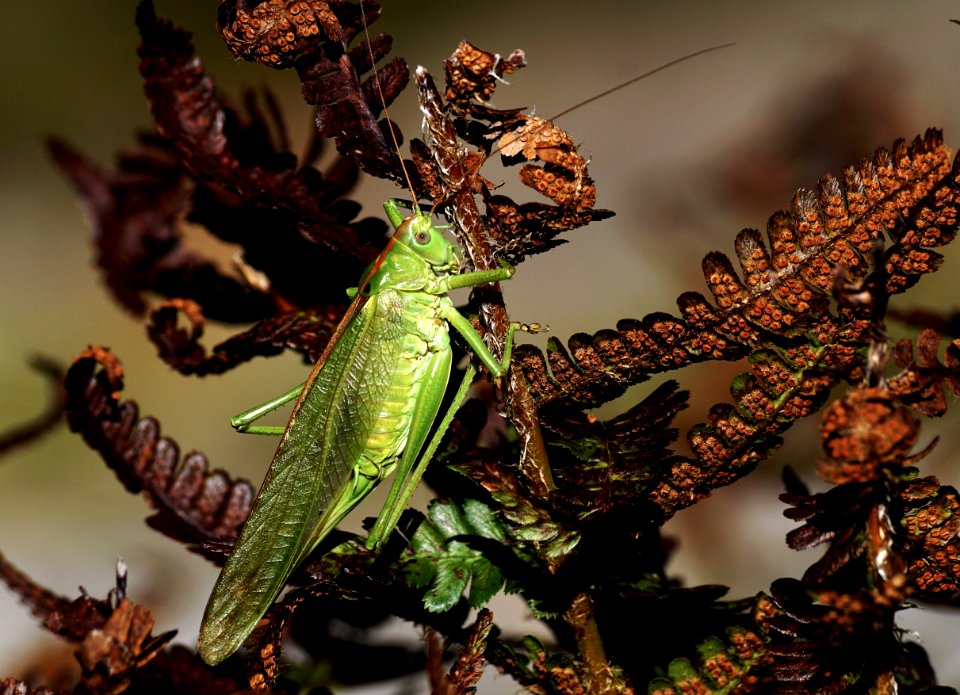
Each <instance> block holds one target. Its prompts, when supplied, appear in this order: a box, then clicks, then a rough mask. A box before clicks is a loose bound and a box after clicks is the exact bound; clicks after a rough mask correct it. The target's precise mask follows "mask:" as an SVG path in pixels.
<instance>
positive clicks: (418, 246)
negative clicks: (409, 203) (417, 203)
mask: <svg viewBox="0 0 960 695" xmlns="http://www.w3.org/2000/svg"><path fill="white" fill-rule="evenodd" d="M395 238H396V240H397V241H398V242H400V243H402V244H403V245H404V246H406V247H407V248H409V249H410V250H411V251H413V252H414V253H415V254H417V255H418V256H420V258H422V259H423V260H425V261H426V262H427V263H429V264H430V265H431V266H432V267H433V269H434V270H436V271H440V272H453V273H455V272H457V271H458V270H460V249H459V248H458V247H457V245H456V244H454V243H453V242H452V241H450V240H449V239H447V238H446V237H445V236H443V233H442V232H441V231H440V230H439V229H437V228H436V227H435V226H433V221H432V220H431V219H430V216H429V215H423V214H421V213H416V214H413V215H411V216H410V217H407V218H406V219H404V220H403V223H402V224H401V225H400V226H399V227H398V228H397V233H396V235H395Z"/></svg>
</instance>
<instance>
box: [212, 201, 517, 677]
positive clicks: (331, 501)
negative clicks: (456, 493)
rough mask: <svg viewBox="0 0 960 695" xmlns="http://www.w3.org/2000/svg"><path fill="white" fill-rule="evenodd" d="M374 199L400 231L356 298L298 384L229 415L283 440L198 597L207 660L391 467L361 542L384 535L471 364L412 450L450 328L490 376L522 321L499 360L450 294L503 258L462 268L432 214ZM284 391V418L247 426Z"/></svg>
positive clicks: (223, 652) (424, 423)
mask: <svg viewBox="0 0 960 695" xmlns="http://www.w3.org/2000/svg"><path fill="white" fill-rule="evenodd" d="M384 208H385V209H386V211H387V216H388V217H389V218H390V222H391V223H392V224H393V226H394V227H395V228H396V233H395V235H394V236H393V238H392V239H391V240H390V242H389V243H388V245H387V247H386V249H385V250H384V251H383V252H382V253H381V254H380V256H379V257H378V258H377V259H376V260H375V261H374V263H373V264H371V266H370V267H369V268H368V269H367V271H366V273H365V274H364V277H363V280H362V282H361V283H360V286H359V287H358V288H353V289H351V290H348V293H354V292H355V293H356V294H355V297H354V301H353V303H352V304H351V305H350V308H349V309H348V310H347V314H346V315H345V316H344V319H343V320H342V321H341V323H340V325H339V326H338V328H337V330H336V332H335V333H334V336H333V338H332V339H331V341H330V343H329V344H328V346H327V348H326V350H325V351H324V353H323V355H322V356H321V357H320V359H319V360H318V361H317V364H316V366H315V367H314V368H313V371H312V372H311V374H310V377H309V378H308V379H307V381H306V382H305V384H303V385H301V386H298V387H297V388H295V389H292V390H290V391H288V392H287V393H285V394H283V395H281V396H279V397H278V398H275V399H273V400H271V401H269V402H267V403H265V404H263V405H261V406H258V407H256V408H252V409H251V410H248V411H246V412H244V413H241V414H240V415H237V416H236V417H234V418H233V420H232V424H233V426H234V427H235V428H236V429H238V430H239V431H241V432H248V433H253V434H273V435H281V434H282V435H283V436H282V439H281V440H280V444H279V446H278V448H277V452H276V454H275V455H274V458H273V462H272V463H271V464H270V468H269V470H268V471H267V476H266V479H265V480H264V483H263V485H262V486H261V489H260V493H259V495H258V496H257V500H256V502H255V504H254V508H253V511H252V512H251V514H250V518H249V519H248V520H247V523H246V525H245V526H244V528H243V531H242V533H241V535H240V538H239V539H238V540H237V543H236V545H235V546H234V549H233V553H232V554H231V555H230V558H229V559H228V560H227V563H226V565H225V566H224V568H223V571H222V572H221V573H220V576H219V578H218V579H217V583H216V585H215V586H214V588H213V592H212V594H211V596H210V599H209V601H208V603H207V608H206V611H205V613H204V616H203V623H202V624H201V627H200V639H199V648H200V654H201V655H202V656H203V658H204V660H205V661H207V663H210V664H216V663H219V662H220V661H222V660H223V659H225V658H226V657H228V656H229V655H231V654H232V653H233V652H235V651H236V650H237V649H238V648H239V647H240V645H241V644H242V642H243V641H244V640H245V639H246V638H247V636H248V635H249V634H250V632H251V631H252V630H253V629H254V627H255V626H256V625H257V623H258V622H259V620H260V618H261V617H262V616H263V614H264V613H265V612H266V611H267V609H268V608H269V607H270V605H271V604H272V603H273V601H274V599H275V598H276V596H277V594H279V593H280V591H281V589H283V586H284V584H285V583H286V581H287V579H288V578H289V576H290V574H291V573H292V572H293V571H294V569H296V567H297V566H298V565H299V564H300V563H301V562H302V561H303V560H304V559H305V558H306V557H307V556H308V555H309V554H310V553H311V552H312V551H313V549H314V548H315V547H316V546H317V545H318V544H319V543H320V542H321V541H322V540H323V539H324V538H325V537H326V536H327V535H328V534H329V533H330V532H331V531H332V530H333V529H334V528H335V527H336V526H337V524H339V523H340V522H341V521H342V520H343V518H344V517H345V516H346V515H347V514H348V513H349V512H350V511H351V510H352V509H353V508H354V507H355V506H356V505H357V504H358V503H359V502H360V501H361V500H362V499H363V498H364V497H365V496H366V495H367V494H368V493H369V492H370V491H371V490H372V489H373V488H374V486H376V484H377V483H378V482H379V481H380V480H382V479H384V478H385V477H386V476H387V475H389V474H390V473H391V472H393V471H394V469H396V474H397V475H396V478H395V479H394V482H393V484H392V486H391V488H390V492H389V495H388V497H387V501H386V504H385V505H384V507H383V509H382V511H381V512H380V514H379V516H378V517H377V520H376V523H375V524H374V527H373V529H372V530H371V532H370V535H369V537H368V538H367V546H368V547H370V548H376V547H379V546H380V545H381V544H382V543H383V542H384V541H385V540H386V538H387V537H388V536H389V534H390V532H391V531H392V530H393V528H394V526H396V524H397V522H398V520H399V518H400V514H401V513H402V511H403V509H404V507H405V506H406V504H407V501H408V500H409V498H410V495H411V494H412V492H413V489H414V488H415V487H416V485H417V483H418V482H419V480H420V477H421V476H422V474H423V471H424V469H425V467H426V464H427V462H428V461H429V459H430V457H431V456H432V455H433V453H434V451H435V450H436V447H437V446H438V445H439V441H440V438H441V436H442V435H443V432H444V431H445V430H446V428H447V427H448V426H449V423H450V421H451V420H452V418H453V414H454V413H455V411H456V410H457V408H458V407H459V405H460V403H461V402H462V401H463V399H464V397H465V396H466V392H467V390H468V388H469V386H470V383H471V381H472V379H473V376H474V375H475V374H476V370H475V368H473V367H472V366H471V367H468V369H467V372H466V374H465V375H464V379H463V382H462V383H461V384H460V387H459V389H458V390H457V393H456V395H455V397H454V400H453V403H452V404H451V405H450V408H449V410H448V412H447V414H446V415H445V416H444V418H443V419H442V420H441V422H440V424H439V426H438V427H437V428H436V430H435V432H434V436H433V438H432V439H431V441H430V443H429V445H428V446H427V448H426V450H425V451H424V452H423V455H422V456H420V453H421V450H423V448H424V444H425V443H426V442H427V437H428V435H429V433H430V431H431V430H432V429H433V423H434V422H435V421H436V418H437V415H438V414H439V409H440V403H441V400H442V398H443V394H444V392H445V391H446V387H447V382H448V380H449V375H450V368H451V362H452V357H451V350H450V339H449V333H448V324H449V325H451V326H453V327H454V328H455V329H456V330H457V332H458V333H460V334H461V335H462V336H463V338H464V339H465V340H466V342H467V344H468V345H469V346H470V348H471V349H472V350H473V352H474V353H475V354H476V355H477V357H478V358H479V359H480V361H481V362H482V363H483V364H484V365H485V366H486V367H487V369H488V370H489V371H490V373H491V374H492V375H493V377H494V378H499V377H501V376H503V375H504V374H505V373H506V371H507V368H508V366H509V363H510V353H511V348H512V344H513V333H514V331H515V330H516V329H518V328H525V329H529V327H526V326H524V327H521V326H520V325H519V324H511V327H510V330H509V331H508V333H507V336H506V342H505V345H504V353H503V359H502V360H497V359H496V358H495V357H494V356H493V354H492V353H491V352H490V350H489V348H488V347H487V346H486V344H485V343H484V342H483V340H482V339H481V338H480V336H479V335H478V334H477V332H476V331H475V330H474V328H473V326H472V325H471V323H470V321H469V320H468V319H467V318H466V317H464V316H463V315H462V314H461V313H460V312H459V311H457V309H456V308H455V307H454V305H453V303H452V302H451V300H450V298H449V297H448V296H447V292H449V291H450V290H453V289H456V288H460V287H473V286H475V285H481V284H484V283H489V282H499V281H501V280H506V279H508V278H510V277H511V276H512V275H513V272H514V270H513V268H512V267H510V266H507V265H502V266H501V267H500V268H496V269H493V270H486V271H476V272H469V273H463V274H458V273H457V271H458V270H459V268H460V252H459V249H458V247H457V246H456V245H455V244H454V243H452V242H451V241H449V240H448V239H446V238H445V237H444V236H443V234H442V233H441V232H440V231H439V230H438V229H437V228H436V227H435V226H434V225H433V223H432V221H431V219H430V216H429V215H424V214H422V213H420V212H419V210H416V211H415V212H414V214H413V215H411V216H409V217H406V218H404V217H403V214H402V213H401V211H400V209H399V206H398V204H397V202H396V201H393V200H389V201H387V202H386V203H385V204H384ZM294 399H296V404H295V405H294V408H293V413H292V414H291V416H290V421H289V423H288V424H287V426H286V428H283V427H277V426H258V425H253V424H252V423H253V422H254V421H256V420H257V419H259V418H260V417H262V416H263V415H265V414H267V413H269V412H271V411H273V410H275V409H276V408H279V407H280V406H282V405H284V404H286V403H289V402H290V401H292V400H294ZM418 458H419V461H418ZM415 463H416V466H415V465H414V464H415Z"/></svg>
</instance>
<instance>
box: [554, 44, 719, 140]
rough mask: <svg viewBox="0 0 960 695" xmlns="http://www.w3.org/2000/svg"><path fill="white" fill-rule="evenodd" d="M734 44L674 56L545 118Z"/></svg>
mask: <svg viewBox="0 0 960 695" xmlns="http://www.w3.org/2000/svg"><path fill="white" fill-rule="evenodd" d="M736 45H737V44H736V43H735V42H731V43H721V44H718V45H716V46H710V48H701V49H700V50H699V51H694V52H693V53H687V54H686V55H685V56H681V57H680V58H676V59H675V60H671V61H670V62H668V63H664V64H663V65H660V66H658V67H655V68H654V69H653V70H649V71H647V72H645V73H643V74H642V75H637V76H636V77H632V78H630V79H629V80H627V81H626V82H621V83H620V84H618V85H617V86H616V87H611V88H610V89H607V90H605V91H603V92H600V93H599V94H594V95H593V96H592V97H590V98H589V99H584V100H583V101H581V102H580V103H578V104H574V105H573V106H571V107H569V108H566V109H564V110H563V111H561V112H560V113H558V114H556V115H554V116H551V117H550V118H548V119H547V120H548V121H555V120H557V119H558V118H560V117H561V116H566V115H567V114H568V113H570V112H571V111H576V110H577V109H579V108H580V107H581V106H586V105H587V104H589V103H591V102H594V101H596V100H597V99H602V98H603V97H605V96H607V95H608V94H613V93H614V92H616V91H619V90H621V89H623V88H624V87H629V86H630V85H632V84H633V83H634V82H639V81H640V80H643V79H646V78H647V77H650V76H651V75H656V74H657V73H658V72H660V71H661V70H666V69H667V68H672V67H673V66H674V65H677V64H678V63H682V62H684V61H686V60H690V59H691V58H696V57H698V56H702V55H703V54H704V53H710V52H711V51H719V50H720V49H721V48H730V47H731V46H736Z"/></svg>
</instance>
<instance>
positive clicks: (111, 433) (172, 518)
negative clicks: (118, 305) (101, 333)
mask: <svg viewBox="0 0 960 695" xmlns="http://www.w3.org/2000/svg"><path fill="white" fill-rule="evenodd" d="M118 365H119V363H118V362H117V361H116V358H115V357H113V355H112V353H110V352H109V351H107V350H103V349H99V350H89V351H87V352H85V353H83V354H81V355H80V356H79V357H78V358H77V360H76V361H75V362H74V364H73V365H72V366H71V367H70V370H69V371H68V373H67V377H66V389H67V422H68V423H69V425H70V428H71V429H72V430H73V431H75V432H77V433H79V434H81V435H82V436H83V438H84V441H86V443H87V444H88V445H89V446H90V447H91V448H92V449H94V450H95V451H97V452H99V454H100V455H101V457H102V458H103V460H104V462H105V463H106V464H107V465H108V466H109V467H110V468H111V469H112V470H113V472H114V473H115V474H116V476H117V478H119V480H120V482H121V483H122V484H123V486H124V487H125V488H126V489H127V491H128V492H133V493H138V492H142V493H143V494H144V497H145V498H146V499H147V501H148V503H149V504H150V506H151V507H153V509H154V510H155V513H154V514H153V516H151V517H149V518H148V519H147V523H148V524H149V525H150V526H151V527H153V528H155V529H156V530H158V531H160V532H161V533H163V534H165V535H167V536H170V537H171V538H174V539H176V540H179V541H183V542H187V543H192V544H197V543H201V542H203V541H208V540H218V539H225V538H230V537H232V536H235V535H236V533H237V529H238V528H239V526H240V525H241V524H242V523H243V522H244V521H246V518H247V515H248V514H249V513H250V507H251V505H252V503H253V489H252V488H251V486H250V484H249V483H248V482H247V481H245V480H234V479H232V478H231V477H230V476H229V475H227V474H226V473H225V472H224V471H221V470H210V466H209V463H208V462H207V459H206V457H205V456H204V455H203V454H201V453H199V452H191V453H189V454H187V455H186V456H184V457H182V458H181V456H180V448H179V446H178V445H177V443H176V442H174V441H173V440H172V439H170V438H169V437H164V436H161V434H160V425H159V423H158V422H157V421H156V420H155V419H153V418H149V417H147V418H141V417H140V416H139V413H138V409H137V405H136V403H134V402H132V401H119V400H118V399H119V397H120V396H119V394H120V391H121V390H122V388H123V384H122V382H121V381H119V379H118ZM200 552H201V553H202V554H204V555H206V556H208V557H210V558H212V559H216V560H218V561H220V562H222V561H223V557H222V555H220V554H219V553H215V552H213V553H211V552H208V551H200Z"/></svg>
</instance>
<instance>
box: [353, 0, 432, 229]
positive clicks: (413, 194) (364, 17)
mask: <svg viewBox="0 0 960 695" xmlns="http://www.w3.org/2000/svg"><path fill="white" fill-rule="evenodd" d="M360 21H361V22H363V35H364V37H366V39H367V52H368V53H369V54H370V67H371V68H373V81H374V82H375V83H376V85H377V94H379V95H380V105H381V106H383V115H384V118H386V119H387V130H389V131H390V139H391V140H392V141H393V149H394V150H395V151H396V153H397V161H399V162H400V169H401V170H403V178H404V179H406V182H407V189H408V190H409V191H410V198H411V199H412V200H413V210H414V212H416V213H417V214H418V215H419V214H420V206H419V205H417V194H416V191H414V190H413V181H412V180H411V179H410V172H408V171H407V166H406V165H405V164H404V163H403V154H402V153H401V152H400V142H399V141H398V140H397V134H396V132H395V131H394V129H393V121H392V120H390V111H389V110H387V98H386V97H385V96H384V95H383V87H382V86H381V85H380V73H378V72H377V60H376V58H375V57H374V55H373V44H372V42H371V40H370V27H368V26H367V11H366V8H364V6H363V0H360Z"/></svg>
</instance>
